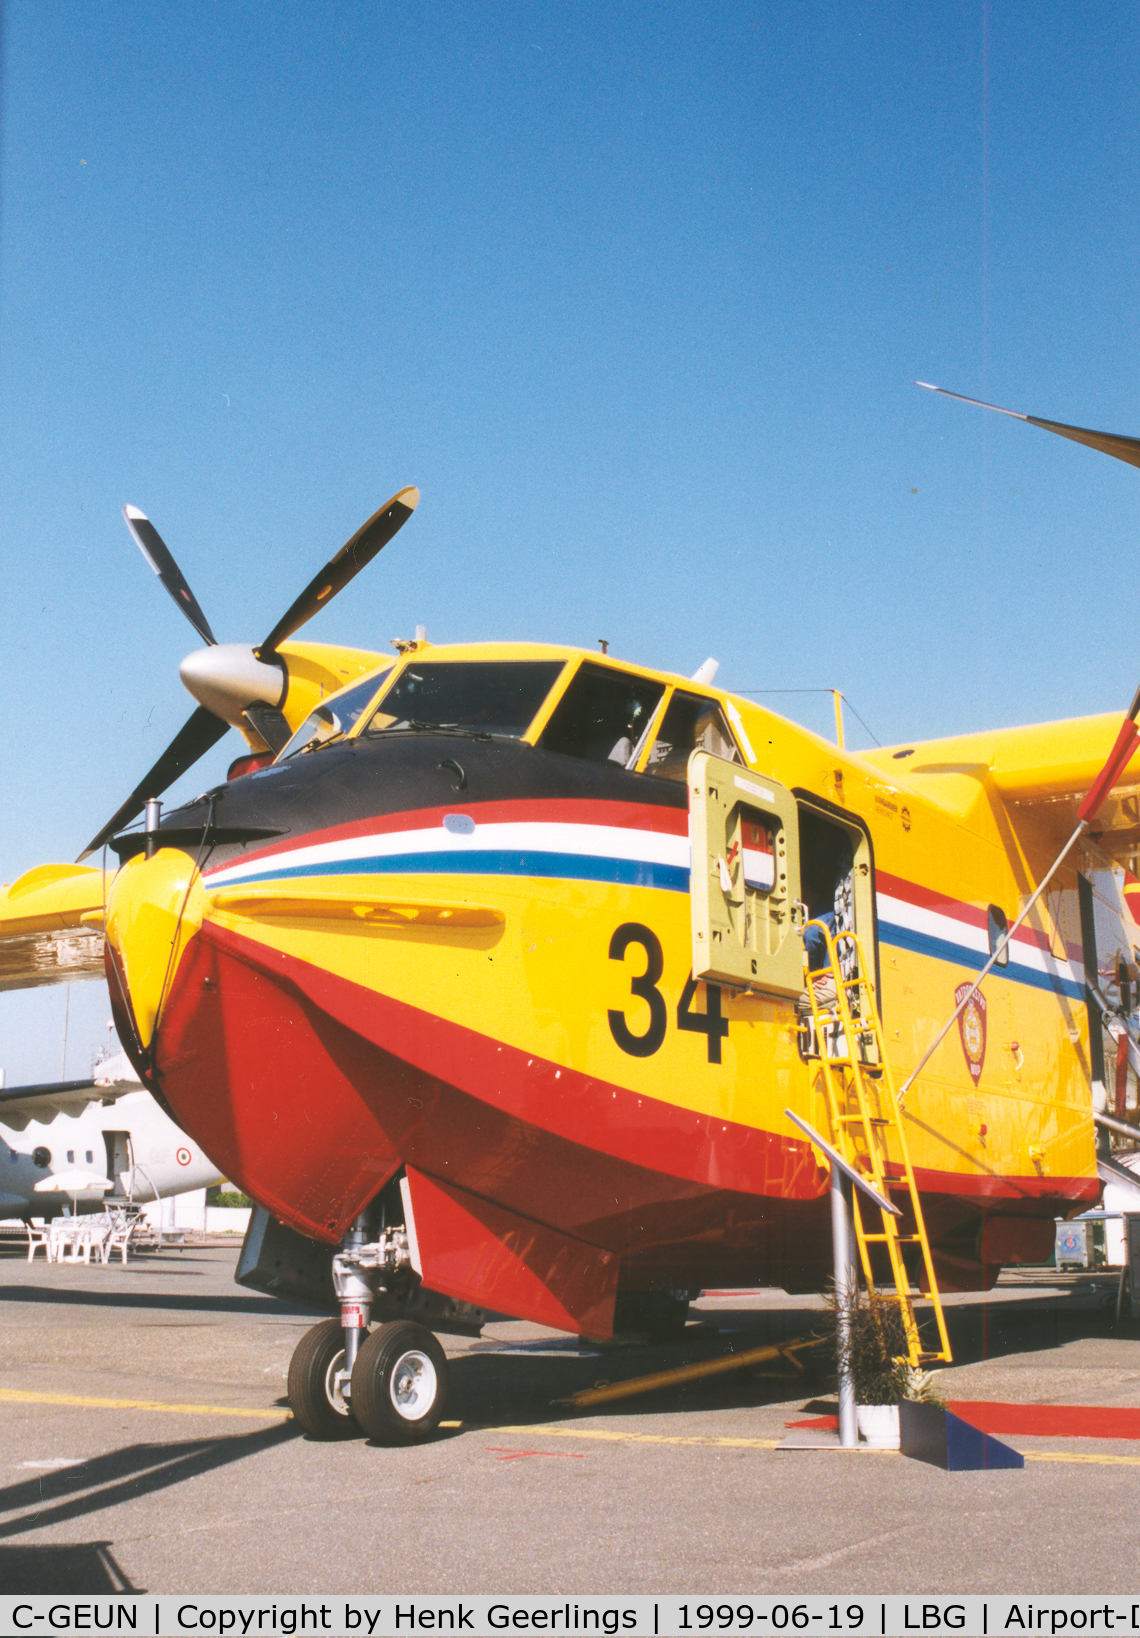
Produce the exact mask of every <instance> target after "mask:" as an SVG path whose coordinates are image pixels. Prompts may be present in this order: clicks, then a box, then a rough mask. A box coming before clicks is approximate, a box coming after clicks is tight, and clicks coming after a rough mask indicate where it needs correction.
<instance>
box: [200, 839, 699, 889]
mask: <svg viewBox="0 0 1140 1638" xmlns="http://www.w3.org/2000/svg"><path fill="white" fill-rule="evenodd" d="M403 875H415V876H425V875H426V876H561V877H565V878H567V879H569V880H573V881H583V882H614V883H617V884H618V885H620V886H623V887H663V888H666V889H668V890H669V891H670V892H673V893H687V892H688V891H689V872H688V870H687V869H685V868H683V867H682V866H679V865H667V864H654V863H651V862H650V861H649V860H648V859H605V858H594V857H592V856H591V855H589V854H584V853H541V852H537V851H536V852H529V851H528V852H520V851H517V850H515V849H511V848H487V849H486V850H483V851H478V852H476V851H475V850H474V849H472V850H470V851H465V852H456V853H393V854H388V855H386V856H384V855H381V856H379V857H375V858H369V859H335V860H327V861H326V862H324V863H323V864H309V865H291V866H287V867H286V868H285V869H283V870H263V871H259V872H258V874H257V875H255V876H242V877H241V878H240V879H237V878H233V879H231V880H229V881H227V882H226V884H225V885H226V886H227V887H230V886H233V887H246V886H249V885H251V884H252V883H254V882H279V881H291V880H295V879H297V878H298V877H306V876H308V877H311V876H403Z"/></svg>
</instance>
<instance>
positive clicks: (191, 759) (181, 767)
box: [79, 705, 229, 861]
mask: <svg viewBox="0 0 1140 1638" xmlns="http://www.w3.org/2000/svg"><path fill="white" fill-rule="evenodd" d="M228 732H229V723H228V722H223V721H222V719H221V718H220V717H216V716H215V715H214V713H213V712H212V711H207V710H206V707H205V706H204V705H200V706H199V707H198V709H197V710H196V711H195V712H194V715H193V716H192V717H191V718H190V720H189V722H187V723H184V724H183V726H182V727H181V728H180V729H179V730H178V732H177V733H176V734H175V736H174V738H173V739H172V740H171V742H170V744H169V745H168V746H167V747H166V749H165V751H163V753H162V755H161V756H160V757H159V759H158V761H157V762H156V763H155V765H154V767H153V768H152V769H151V770H150V772H149V773H148V774H147V775H146V777H145V778H144V779H142V780H140V781H139V783H138V784H137V785H136V786H135V788H134V790H133V791H132V792H131V794H130V795H129V796H128V797H127V800H126V801H125V802H124V803H123V805H122V807H121V808H120V809H119V810H118V812H117V813H116V814H114V816H113V817H112V818H111V819H109V820H108V821H107V823H106V824H105V825H104V826H103V829H102V830H101V831H100V832H99V834H98V835H97V836H93V837H92V838H91V840H90V841H89V842H88V844H87V846H86V847H85V848H84V849H83V852H82V853H81V854H80V855H79V859H80V861H82V860H84V859H86V857H87V855H88V854H89V853H94V852H95V851H96V850H97V849H98V848H101V847H102V846H103V843H104V842H105V841H107V839H108V837H111V836H113V835H114V834H115V832H116V831H117V830H122V828H123V826H124V825H129V824H130V822H131V820H132V819H135V818H137V817H138V815H139V814H140V813H141V812H142V810H143V809H144V808H145V807H146V804H147V799H148V797H151V796H161V795H162V793H163V791H164V790H166V789H167V787H168V786H170V785H173V783H174V781H175V780H176V779H177V778H178V776H179V774H181V773H185V772H186V769H187V768H191V767H193V765H194V763H195V762H197V760H198V758H199V757H200V756H205V754H206V752H207V751H208V750H210V749H211V748H212V747H213V746H215V745H216V744H217V743H218V741H219V740H220V739H221V738H222V736H223V734H227V733H228Z"/></svg>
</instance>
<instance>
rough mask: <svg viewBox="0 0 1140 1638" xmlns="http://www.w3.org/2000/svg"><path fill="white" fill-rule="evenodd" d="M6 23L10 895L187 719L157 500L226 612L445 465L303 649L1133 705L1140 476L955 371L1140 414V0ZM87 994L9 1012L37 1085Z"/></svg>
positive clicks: (267, 607) (878, 711)
mask: <svg viewBox="0 0 1140 1638" xmlns="http://www.w3.org/2000/svg"><path fill="white" fill-rule="evenodd" d="M4 16H5V21H4V40H3V49H4V56H3V84H2V92H3V110H2V113H3V137H2V150H0V183H2V188H0V372H2V377H3V392H2V394H0V425H2V434H3V450H4V470H5V483H4V484H3V486H2V490H0V520H2V526H3V553H4V555H3V565H4V593H5V595H4V607H5V613H6V619H5V623H4V639H3V640H4V645H5V664H4V666H3V668H2V672H3V674H2V676H0V702H2V720H3V721H4V722H5V724H6V730H7V731H6V732H5V733H4V735H3V741H2V746H0V772H2V777H3V789H4V791H5V792H6V797H7V799H6V801H5V816H4V817H5V824H4V832H3V842H2V846H0V878H2V879H4V880H12V879H13V878H14V877H15V876H17V875H18V874H19V873H20V872H21V871H23V870H25V869H27V868H29V867H30V866H31V865H33V864H36V863H38V862H42V861H43V860H44V859H49V858H50V859H54V858H61V859H69V858H74V857H75V855H76V854H77V853H78V851H79V849H80V847H81V846H82V845H83V844H84V842H85V841H86V840H87V838H88V837H89V836H90V835H91V834H92V833H93V832H94V831H95V830H97V829H98V828H99V826H100V825H101V823H102V822H103V820H104V819H105V818H106V817H107V816H109V814H110V813H111V812H113V811H114V809H115V808H116V807H117V805H118V803H119V802H120V800H121V799H122V798H123V796H125V795H126V793H127V792H128V791H129V790H130V789H131V788H132V786H133V785H134V784H135V782H136V780H137V779H138V778H139V777H140V776H141V774H142V773H143V772H144V771H145V769H146V768H147V767H148V766H149V765H150V764H151V763H152V762H153V761H154V760H155V758H156V757H157V755H158V754H159V752H160V751H161V749H162V748H163V747H164V746H165V745H166V743H167V742H168V741H169V740H170V739H171V738H172V737H173V734H174V733H175V731H176V730H177V728H178V727H179V726H180V725H181V723H182V722H183V721H184V720H185V718H186V717H187V716H188V715H189V712H190V710H191V708H192V704H191V701H190V700H189V698H188V696H186V695H185V694H184V692H183V690H182V689H181V686H180V684H179V682H178V678H177V665H178V661H179V659H180V658H181V657H182V655H183V654H184V653H186V652H187V651H188V650H189V649H190V648H192V647H194V646H196V639H195V637H194V634H193V633H192V631H191V629H190V627H189V626H188V625H187V624H186V623H185V622H184V621H182V620H181V619H180V618H179V615H178V613H177V611H176V609H175V608H174V606H173V604H172V603H171V602H170V601H169V600H168V599H167V597H166V596H165V594H164V593H163V592H162V591H161V589H160V587H159V586H158V585H157V583H156V582H155V580H154V578H153V576H152V575H151V574H150V573H149V571H148V570H147V569H146V567H145V565H144V564H143V561H142V559H141V557H140V556H139V554H138V552H137V550H136V549H135V547H134V546H133V545H132V543H131V541H130V538H129V536H128V535H127V532H126V529H125V528H124V525H123V522H122V519H121V516H120V508H121V506H122V505H123V503H124V502H126V501H130V502H132V503H133V504H135V505H137V506H140V507H142V509H143V510H144V511H146V512H147V513H148V514H149V515H150V516H151V517H152V518H153V519H154V521H155V523H156V525H157V526H158V528H159V529H160V531H161V532H162V534H163V536H164V538H165V539H166V540H167V542H168V544H169V545H170V546H171V548H172V549H173V551H174V552H175V554H176V556H177V557H178V560H179V563H180V564H181V566H182V568H183V571H184V572H185V574H186V576H187V578H188V579H189V581H190V583H191V585H192V586H193V588H194V590H195V592H196V594H197V596H198V599H199V601H200V602H201V604H202V605H203V607H204V609H205V611H206V613H207V616H208V617H209V619H210V621H211V623H212V625H213V626H214V629H215V631H216V632H217V634H218V636H219V638H221V639H222V640H223V641H227V640H228V641H239V640H240V641H248V642H256V641H257V640H258V639H259V638H261V637H263V636H264V635H265V634H266V632H267V631H268V629H269V627H270V625H272V623H273V622H274V620H275V619H276V618H277V616H278V615H279V614H280V613H281V612H282V611H283V610H284V608H285V607H286V606H287V604H288V603H289V602H291V601H292V599H293V597H294V596H295V595H296V593H297V592H298V591H299V590H300V588H301V587H302V586H303V585H304V584H305V583H306V582H307V581H308V579H309V578H310V576H311V575H312V574H313V573H315V571H316V569H317V568H318V567H319V565H320V564H321V563H322V562H323V561H325V559H326V558H327V557H328V556H329V555H330V554H331V553H332V551H334V550H335V549H336V547H337V546H339V545H340V544H341V542H342V541H344V540H345V539H346V538H347V537H348V536H349V535H350V534H351V533H352V532H353V531H354V530H355V529H356V528H357V526H358V525H359V524H360V523H361V522H362V521H363V520H364V519H365V518H366V517H367V516H368V515H369V514H370V513H371V512H372V511H373V510H374V509H375V508H376V507H377V506H378V505H379V504H380V503H381V502H382V501H383V500H384V499H385V498H386V497H387V496H388V495H390V494H391V493H392V492H393V491H395V490H396V489H398V488H400V487H401V486H402V485H404V484H406V483H416V484H418V485H419V487H420V489H421V490H422V493H423V501H422V504H421V506H420V509H419V511H418V512H417V514H416V516H415V517H414V519H413V520H412V521H411V522H410V523H409V524H408V525H407V527H406V528H405V529H404V531H403V532H402V533H401V534H400V535H399V536H398V537H397V539H396V540H395V541H394V542H393V543H392V545H391V546H390V547H389V548H388V549H387V550H386V551H385V552H384V554H383V555H382V556H381V558H380V559H378V560H377V562H376V563H375V564H373V565H372V566H371V567H370V568H369V570H368V571H367V573H366V574H364V575H362V576H361V577H360V578H359V579H358V580H357V581H355V582H354V583H353V585H352V587H351V588H350V589H349V590H348V591H346V592H345V593H344V594H343V595H342V596H341V598H340V599H339V600H338V601H337V602H336V603H335V604H334V605H333V606H332V607H331V608H330V609H329V610H328V611H327V612H325V613H322V614H321V615H320V616H319V617H318V618H317V619H316V620H315V621H314V622H313V623H312V624H311V625H310V626H309V627H308V628H307V631H306V635H307V636H310V637H312V638H313V639H314V640H316V639H320V638H325V639H329V640H340V641H345V642H350V643H354V644H358V645H360V646H362V647H379V648H382V647H385V646H386V644H387V640H388V639H389V638H390V637H392V636H396V635H402V634H410V633H411V631H412V629H413V628H414V627H415V625H417V624H420V623H422V624H425V625H426V626H427V628H428V633H429V636H431V637H434V638H436V639H438V640H464V639H474V638H482V637H503V638H514V637H519V638H523V637H526V638H538V639H550V640H557V641H568V642H573V643H580V644H583V645H586V646H592V645H593V644H594V643H595V641H596V640H597V639H598V638H599V637H604V638H606V639H608V640H609V641H610V643H611V644H612V652H614V653H616V654H619V655H624V656H628V657H630V658H632V659H637V660H641V661H645V662H647V663H650V664H656V665H662V666H666V667H673V668H677V669H679V670H682V671H686V672H689V671H692V670H693V669H695V667H696V666H697V665H698V664H699V663H700V662H701V661H702V660H703V659H704V658H705V656H706V655H707V654H715V655H717V656H718V657H719V659H720V661H721V673H720V678H719V680H720V681H722V682H724V683H725V684H726V685H727V686H729V687H732V688H737V689H741V690H748V689H752V690H773V691H774V690H781V689H787V690H798V689H808V688H818V687H824V686H836V687H840V688H842V689H843V690H844V691H845V693H846V694H847V695H848V696H849V697H850V699H851V701H852V703H853V705H854V706H855V708H856V709H857V710H858V712H859V714H860V715H861V716H862V718H863V719H864V720H865V722H866V723H867V724H868V725H869V727H870V729H871V730H872V731H873V733H874V734H875V736H876V737H877V738H878V739H879V740H881V741H882V742H884V743H889V742H892V741H897V740H902V739H907V740H909V739H912V738H917V737H922V736H930V735H936V734H943V733H949V732H953V731H956V730H965V729H970V728H977V727H983V726H986V725H989V724H998V723H1002V724H1005V723H1016V722H1020V721H1034V720H1041V719H1044V718H1050V717H1057V716H1064V715H1070V714H1074V713H1081V712H1086V711H1093V710H1101V709H1116V708H1123V707H1124V706H1125V705H1126V704H1127V702H1128V700H1129V698H1130V697H1131V694H1132V691H1133V689H1134V687H1135V685H1136V681H1137V676H1138V675H1140V656H1138V655H1137V654H1136V652H1135V649H1136V645H1135V642H1134V626H1135V622H1134V618H1133V614H1132V609H1131V599H1130V594H1131V590H1132V581H1131V567H1132V563H1133V561H1134V554H1135V538H1136V517H1137V512H1138V502H1140V488H1138V487H1137V485H1138V484H1140V474H1137V473H1136V472H1134V471H1132V470H1130V469H1129V468H1127V467H1124V466H1122V465H1120V464H1119V463H1116V462H1113V461H1110V460H1108V459H1107V458H1105V457H1104V456H1101V455H1098V454H1095V453H1093V452H1091V451H1088V450H1085V449H1080V448H1078V447H1076V446H1073V445H1069V444H1067V443H1065V442H1063V441H1062V440H1059V439H1054V438H1051V437H1049V436H1048V435H1046V434H1045V433H1042V432H1039V431H1037V430H1035V429H1032V428H1027V427H1025V426H1023V425H1021V424H1019V423H1015V422H1012V421H1009V420H1006V419H1004V418H1001V417H995V416H987V415H984V414H983V413H982V412H980V411H977V410H971V409H969V408H967V407H966V406H963V405H958V404H953V403H951V402H948V401H946V400H939V399H936V398H934V397H932V396H931V395H929V394H925V393H922V392H919V391H918V390H917V389H916V388H915V387H914V386H913V382H914V380H915V378H916V377H919V378H922V379H924V380H931V381H935V382H938V383H939V384H941V385H944V386H947V387H951V388H954V389H955V390H957V391H960V392H964V393H968V394H971V395H974V396H977V397H983V398H990V399H993V400H995V401H996V402H998V403H1002V404H1009V405H1011V406H1013V407H1014V408H1018V409H1023V410H1028V411H1030V412H1031V413H1035V414H1039V415H1043V416H1046V417H1049V418H1052V419H1058V420H1062V421H1069V422H1075V423H1077V424H1080V425H1085V426H1093V427H1098V428H1107V429H1110V430H1115V431H1120V432H1129V433H1134V434H1135V433H1140V403H1138V402H1137V386H1136V384H1137V380H1138V379H1140V370H1138V363H1140V357H1138V353H1140V341H1138V337H1137V328H1136V324H1135V317H1134V314H1135V309H1136V301H1135V295H1136V272H1135V269H1136V267H1137V266H1138V265H1140V254H1138V252H1140V245H1138V243H1137V239H1138V237H1140V208H1138V207H1140V198H1138V193H1140V183H1138V178H1137V168H1136V164H1135V160H1134V158H1133V156H1134V155H1135V154H1136V152H1137V151H1138V149H1140V140H1138V139H1140V130H1138V125H1140V96H1138V90H1137V76H1136V70H1135V64H1136V62H1137V60H1140V54H1138V50H1137V47H1138V45H1140V41H1138V39H1137V35H1138V33H1140V13H1138V12H1137V10H1136V8H1135V7H1133V6H1126V5H1123V4H1119V3H1114V0H1106V3H1105V4H1103V5H1101V6H1098V7H1076V6H1073V5H1071V4H1070V5H1060V4H1056V3H1052V0H1034V3H1032V4H1031V3H1028V0H989V3H981V0H977V3H971V4H955V3H953V0H949V3H947V4H945V5H941V6H938V7H915V6H913V5H903V4H901V3H896V0H876V3H875V4H874V5H871V4H859V3H844V4H821V3H816V0H795V3H790V0H789V3H776V4H766V5H759V4H753V5H742V4H734V3H731V0H726V3H721V4H713V5H709V4H707V3H705V4H694V5H690V4H685V3H671V4H663V3H659V4H655V5H642V4H623V3H617V4H610V5H607V6H604V7H603V6H598V5H592V4H576V5H565V4H546V5H543V6H541V7H539V6H536V5H522V4H509V3H498V4H495V5H493V6H492V5H487V4H483V3H481V0H465V3H464V4H462V5H459V4H454V5H453V4H448V3H444V0H441V3H436V4H432V5H420V4H407V3H395V4H393V3H388V0H382V3H373V4H369V5H365V4H340V3H329V0H309V3H308V4H306V5H305V6H304V7H300V6H295V5H284V4H270V3H265V0H247V3H240V0H234V3H227V4H211V3H206V0H184V3H183V4H181V5H179V6H177V7H172V6H169V5H165V4H156V3H150V0H115V3H114V4H108V3H100V0H86V3H84V4H82V5H79V4H76V3H74V0H71V3H62V0H8V3H7V6H6V8H5V14H4ZM765 698H766V703H769V704H771V705H773V706H775V707H776V708H777V709H785V710H786V711H787V713H788V714H789V715H793V716H796V717H798V718H799V719H800V720H803V721H806V722H808V723H809V724H810V725H812V726H815V727H818V728H820V729H821V730H825V731H826V730H827V729H828V725H829V721H830V707H829V704H828V703H827V701H826V700H825V699H824V698H823V697H822V696H813V695H810V694H790V693H789V694H787V695H780V694H777V693H775V692H773V693H771V694H768V695H766V696H765ZM852 726H853V729H854V732H853V733H852V736H851V737H852V740H853V741H854V743H856V744H858V743H867V741H866V739H865V738H862V739H861V738H860V735H861V732H862V731H861V730H860V729H858V725H857V724H853V725H852ZM235 752H236V738H235V739H234V740H233V742H231V739H227V740H226V741H224V742H223V744H222V745H221V746H220V747H218V749H217V751H216V752H215V753H214V754H213V755H212V756H211V757H210V758H208V759H206V760H205V761H204V762H203V763H202V764H200V765H199V767H198V768H197V769H195V770H194V771H193V772H192V773H191V774H190V775H188V776H187V778H186V780H185V781H184V782H183V784H182V785H181V786H179V787H176V789H175V791H174V793H173V794H175V795H177V794H178V793H179V791H181V793H182V794H184V795H192V794H194V793H195V792H196V791H198V790H200V789H202V788H204V787H205V786H206V785H207V784H209V783H211V782H213V781H214V780H215V779H217V778H220V777H222V775H223V774H224V769H225V766H226V764H227V763H228V761H229V759H230V757H231V756H232V755H234V754H235ZM62 1015H63V997H62V992H56V991H50V992H40V993H39V994H38V995H35V996H31V997H0V1064H3V1065H5V1067H6V1068H7V1070H8V1076H9V1081H10V1082H12V1081H16V1080H24V1079H30V1078H33V1077H37V1076H40V1075H44V1076H50V1075H54V1074H55V1073H57V1072H58V1068H59V1060H60V1034H61V1025H62ZM105 1016H106V997H105V994H104V995H100V986H97V985H86V986H81V987H77V988H76V989H75V991H74V992H73V995H72V1000H71V1026H70V1039H71V1043H72V1049H71V1057H70V1058H69V1065H68V1067H69V1072H70V1073H75V1074H78V1073H80V1072H82V1071H83V1069H84V1068H85V1067H86V1058H87V1054H88V1051H89V1047H90V1045H91V1044H92V1043H93V1042H94V1041H95V1040H96V1039H98V1038H99V1037H100V1036H101V1035H102V1033H103V1031H102V1024H103V1022H104V1020H105Z"/></svg>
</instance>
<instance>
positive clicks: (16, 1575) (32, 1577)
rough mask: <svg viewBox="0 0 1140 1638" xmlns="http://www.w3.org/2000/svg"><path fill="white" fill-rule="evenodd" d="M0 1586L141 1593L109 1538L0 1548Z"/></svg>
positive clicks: (41, 1590)
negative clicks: (65, 1544)
mask: <svg viewBox="0 0 1140 1638" xmlns="http://www.w3.org/2000/svg"><path fill="white" fill-rule="evenodd" d="M0 1589H3V1590H4V1591H5V1592H8V1593H13V1592H14V1593H46V1594H48V1595H52V1596H54V1595H58V1596H60V1597H62V1596H65V1595H67V1594H71V1593H96V1594H97V1593H142V1592H146V1588H145V1587H136V1586H134V1585H133V1584H132V1583H131V1581H130V1580H129V1579H128V1577H127V1576H126V1575H124V1573H123V1571H122V1570H121V1569H120V1568H119V1565H118V1563H117V1562H116V1559H115V1555H114V1553H113V1552H112V1551H111V1543H110V1542H109V1541H83V1542H79V1543H77V1544H76V1545H75V1546H71V1547H0Z"/></svg>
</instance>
